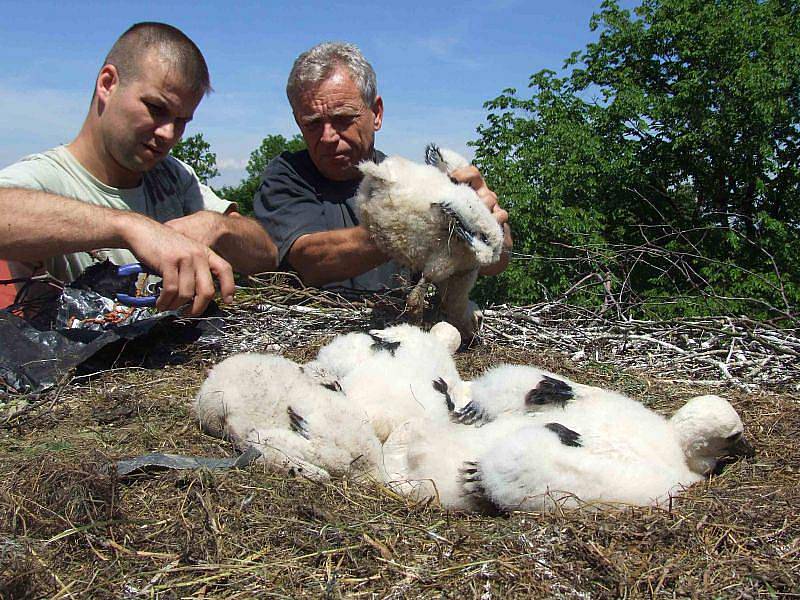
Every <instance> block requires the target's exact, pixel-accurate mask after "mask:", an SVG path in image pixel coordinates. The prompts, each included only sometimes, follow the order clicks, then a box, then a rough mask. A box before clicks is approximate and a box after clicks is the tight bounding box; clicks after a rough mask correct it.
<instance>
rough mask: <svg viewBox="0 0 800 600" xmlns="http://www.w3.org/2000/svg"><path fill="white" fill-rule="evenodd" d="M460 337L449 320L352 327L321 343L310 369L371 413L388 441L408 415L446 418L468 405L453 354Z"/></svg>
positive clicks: (379, 433) (380, 436)
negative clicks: (366, 329) (426, 326)
mask: <svg viewBox="0 0 800 600" xmlns="http://www.w3.org/2000/svg"><path fill="white" fill-rule="evenodd" d="M460 342H461V338H460V336H459V334H458V331H457V330H456V329H455V327H453V326H452V325H450V324H448V323H444V322H442V323H437V324H436V325H434V326H433V328H432V329H431V330H430V332H426V331H423V330H422V329H420V328H419V327H415V326H413V325H405V324H404V325H396V326H393V327H388V328H386V329H383V330H373V331H371V332H370V333H369V334H360V333H351V334H347V335H344V336H337V338H335V339H334V340H333V341H332V342H331V343H330V344H328V345H327V346H325V347H324V348H322V349H321V350H320V352H319V354H318V356H317V359H316V360H315V361H312V362H311V363H309V364H308V365H306V370H307V371H309V372H311V373H316V374H320V373H322V374H324V376H328V377H329V378H328V380H327V383H328V384H329V385H330V384H333V385H335V386H337V387H338V389H341V391H342V392H343V393H344V394H345V395H346V396H347V399H348V402H350V403H351V404H352V405H353V406H357V407H358V408H359V409H361V410H363V411H364V413H366V415H367V417H368V419H369V421H370V422H371V423H372V426H373V429H374V431H375V434H376V435H377V436H378V439H379V440H380V441H384V440H385V439H386V438H387V437H388V436H389V434H390V433H391V432H392V430H393V429H394V428H395V427H397V426H398V425H400V424H402V423H403V422H405V421H407V420H409V419H413V418H415V417H418V416H422V415H425V416H426V417H427V418H430V419H436V420H442V421H446V420H447V419H448V416H449V411H450V410H453V409H455V408H462V407H463V406H464V404H465V403H466V401H467V398H466V394H467V390H468V388H467V386H466V385H465V383H464V382H462V381H461V377H460V375H459V374H458V370H457V369H456V366H455V362H454V361H453V357H452V355H453V353H454V352H455V351H456V349H457V348H458V346H459V345H460ZM348 352H351V354H348ZM330 375H335V376H336V377H337V379H336V380H335V383H333V382H332V381H331V380H330Z"/></svg>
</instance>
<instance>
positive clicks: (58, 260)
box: [0, 146, 236, 282]
mask: <svg viewBox="0 0 800 600" xmlns="http://www.w3.org/2000/svg"><path fill="white" fill-rule="evenodd" d="M0 187H4V188H25V189H31V190H38V191H43V192H50V193H52V194H58V195H59V196H66V197H68V198H74V199H76V200H81V201H83V202H87V203H89V204H95V205H97V206H103V207H106V208H115V209H118V210H130V211H134V212H137V213H141V214H143V215H146V216H148V217H150V218H151V219H154V220H156V221H158V222H160V223H165V222H167V221H169V220H171V219H176V218H178V217H184V216H186V215H190V214H192V213H195V212H197V211H200V210H210V211H214V212H220V213H225V212H227V211H228V210H230V209H235V208H236V205H235V204H234V203H233V202H228V201H227V200H223V199H221V198H219V197H218V196H217V195H216V194H215V193H214V192H213V191H212V190H211V188H209V187H208V186H205V185H203V184H202V183H200V181H199V180H198V179H197V175H195V173H194V171H193V170H192V168H191V167H190V166H189V165H187V164H185V163H183V162H181V161H179V160H178V159H176V158H174V157H172V156H167V157H166V158H165V159H164V160H162V161H161V162H160V163H158V164H157V165H156V166H155V167H153V168H152V169H151V170H150V171H148V172H147V173H145V174H144V176H143V177H142V183H141V184H140V185H139V186H137V187H135V188H130V189H120V188H114V187H111V186H108V185H106V184H104V183H103V182H101V181H100V180H99V179H97V178H96V177H94V175H92V174H91V173H90V172H89V171H88V170H86V168H85V167H84V166H83V165H81V164H80V162H78V160H77V159H76V158H75V157H74V156H73V155H72V153H71V152H70V151H69V150H68V149H67V148H66V146H59V147H57V148H53V149H52V150H48V151H46V152H42V153H39V154H33V155H31V156H27V157H25V158H23V159H22V160H20V161H19V162H16V163H14V164H12V165H10V166H8V167H6V168H4V169H2V170H0ZM104 259H110V260H111V261H112V262H114V263H115V264H118V265H119V264H125V263H131V262H136V257H135V256H134V255H133V254H132V253H131V252H130V251H129V250H127V249H124V248H98V249H95V250H94V251H92V252H75V253H71V254H66V255H61V256H54V257H50V258H48V259H46V260H45V261H44V264H43V265H41V266H43V267H44V270H46V271H47V272H48V273H50V274H51V275H53V276H54V277H56V278H57V279H59V280H61V281H63V282H70V281H73V280H74V279H75V278H76V277H78V275H80V274H81V273H82V272H83V271H84V270H85V269H86V268H87V267H88V266H90V265H91V264H93V263H95V262H97V261H101V260H104ZM9 266H10V267H11V271H12V274H13V275H14V276H17V277H25V276H29V275H30V274H32V273H33V272H36V271H38V268H39V266H40V265H36V264H32V263H31V264H28V263H18V262H15V261H9Z"/></svg>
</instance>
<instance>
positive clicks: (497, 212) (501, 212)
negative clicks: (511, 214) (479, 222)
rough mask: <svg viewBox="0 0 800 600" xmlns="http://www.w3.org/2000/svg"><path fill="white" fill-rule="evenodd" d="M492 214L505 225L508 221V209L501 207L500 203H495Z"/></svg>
mask: <svg viewBox="0 0 800 600" xmlns="http://www.w3.org/2000/svg"><path fill="white" fill-rule="evenodd" d="M492 216H493V217H494V218H495V221H497V222H498V223H499V224H500V225H505V224H506V223H508V211H506V210H505V209H504V208H501V207H500V205H499V204H495V206H494V208H493V209H492Z"/></svg>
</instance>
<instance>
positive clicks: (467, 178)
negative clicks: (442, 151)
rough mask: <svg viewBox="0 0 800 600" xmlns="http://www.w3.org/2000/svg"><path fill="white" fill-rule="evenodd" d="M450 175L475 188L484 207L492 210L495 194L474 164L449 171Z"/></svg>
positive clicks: (495, 204)
mask: <svg viewBox="0 0 800 600" xmlns="http://www.w3.org/2000/svg"><path fill="white" fill-rule="evenodd" d="M450 177H452V178H453V179H455V180H456V181H457V182H458V183H466V184H468V185H469V186H470V187H471V188H472V189H473V190H475V193H476V194H478V197H479V198H480V199H481V201H482V202H483V203H484V204H485V205H486V208H488V209H489V210H490V211H494V207H495V206H497V194H495V193H494V192H493V191H492V190H490V189H489V188H488V187H487V186H486V182H485V181H484V180H483V176H482V175H481V172H480V171H478V168H477V167H475V166H474V165H469V166H466V167H461V168H460V169H456V170H455V171H453V172H452V173H450Z"/></svg>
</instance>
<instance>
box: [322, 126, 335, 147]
mask: <svg viewBox="0 0 800 600" xmlns="http://www.w3.org/2000/svg"><path fill="white" fill-rule="evenodd" d="M322 141H323V142H326V143H329V144H332V143H336V142H338V141H339V132H338V131H336V128H335V127H334V126H333V125H332V124H331V123H324V124H323V126H322Z"/></svg>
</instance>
